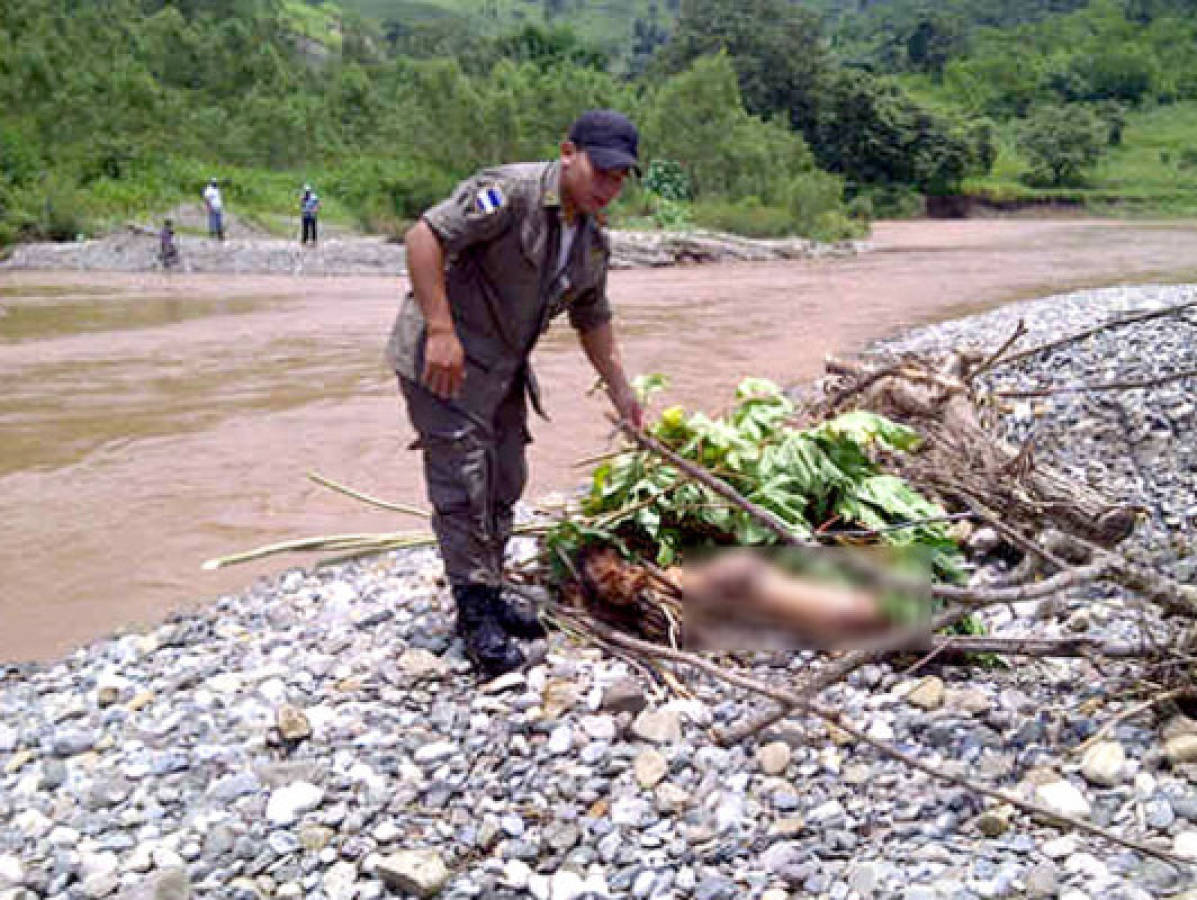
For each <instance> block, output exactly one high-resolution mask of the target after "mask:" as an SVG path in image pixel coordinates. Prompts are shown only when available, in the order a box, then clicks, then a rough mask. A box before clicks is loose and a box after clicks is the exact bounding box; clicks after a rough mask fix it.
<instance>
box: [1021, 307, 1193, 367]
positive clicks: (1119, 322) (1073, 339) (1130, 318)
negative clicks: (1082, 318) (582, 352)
mask: <svg viewBox="0 0 1197 900" xmlns="http://www.w3.org/2000/svg"><path fill="white" fill-rule="evenodd" d="M1194 306H1197V300H1190V301H1188V302H1187V303H1178V304H1176V305H1175V306H1167V307H1164V308H1163V309H1152V310H1148V311H1147V312H1141V313H1131V314H1130V315H1127V316H1119V317H1118V318H1114V319H1107V320H1106V321H1105V322H1102V323H1100V324H1098V325H1094V326H1093V327H1092V328H1086V329H1085V330H1083V331H1078V332H1076V333H1075V334H1070V335H1067V336H1065V337H1062V338H1059V339H1057V340H1054V341H1048V342H1047V343H1046V344H1040V345H1039V346H1037V347H1030V348H1028V349H1026V350H1022V351H1019V352H1018V353H1014V354H1011V355H1010V356H1007V357H1006V358H1005V359H1004V360H1002V362H1001V365H1009V364H1010V363H1015V362H1018V361H1019V360H1020V359H1026V358H1027V357H1030V356H1034V355H1036V354H1037V353H1046V352H1048V351H1049V350H1057V349H1059V348H1060V347H1066V346H1068V345H1069V344H1075V343H1077V342H1078V341H1083V340H1085V338H1088V337H1092V336H1093V335H1095V334H1098V333H1100V332H1102V331H1107V330H1108V329H1110V328H1119V327H1121V326H1123V325H1134V324H1135V323H1137V322H1146V321H1148V320H1149V319H1159V318H1162V317H1164V316H1175V315H1180V314H1181V313H1183V312H1184V311H1185V310H1187V309H1191V308H1192V307H1194Z"/></svg>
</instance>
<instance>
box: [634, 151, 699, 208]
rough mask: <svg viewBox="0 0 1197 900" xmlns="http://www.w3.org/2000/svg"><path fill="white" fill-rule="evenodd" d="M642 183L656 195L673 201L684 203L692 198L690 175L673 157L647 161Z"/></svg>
mask: <svg viewBox="0 0 1197 900" xmlns="http://www.w3.org/2000/svg"><path fill="white" fill-rule="evenodd" d="M643 184H644V187H645V189H647V190H650V191H652V192H653V193H654V194H656V195H657V196H658V197H661V198H663V199H665V200H672V201H673V202H674V203H685V202H687V201H688V200H692V199H693V192H692V190H691V188H690V177H689V176H688V175H687V174H686V170H685V169H684V168H682V164H681V163H679V162H677V161H676V160H673V159H663V158H661V157H658V158H657V159H654V160H653V161H652V162H651V163H649V164H648V168H647V169H646V170H645V172H644V180H643Z"/></svg>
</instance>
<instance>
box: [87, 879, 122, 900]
mask: <svg viewBox="0 0 1197 900" xmlns="http://www.w3.org/2000/svg"><path fill="white" fill-rule="evenodd" d="M119 886H120V881H119V880H118V879H117V877H116V873H115V872H105V873H103V874H101V875H91V876H89V877H87V878H85V879H83V885H82V887H83V896H84V897H87V898H88V900H99V898H100V897H107V896H108V895H109V894H112V893H113V892H114V891H116V889H117V888H118V887H119Z"/></svg>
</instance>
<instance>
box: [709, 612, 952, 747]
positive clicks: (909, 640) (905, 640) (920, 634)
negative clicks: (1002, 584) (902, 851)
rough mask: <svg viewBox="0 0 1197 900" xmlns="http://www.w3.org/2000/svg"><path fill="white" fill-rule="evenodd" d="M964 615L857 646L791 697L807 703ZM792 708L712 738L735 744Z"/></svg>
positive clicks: (939, 617) (942, 617)
mask: <svg viewBox="0 0 1197 900" xmlns="http://www.w3.org/2000/svg"><path fill="white" fill-rule="evenodd" d="M968 613H969V610H968V609H967V608H965V607H961V606H956V607H951V608H949V609H946V610H944V611H943V612H941V613H939V614H938V615H937V616H935V617H933V618H932V619H931V620H930V621H928V622H925V623H920V624H918V625H915V626H912V627H909V628H904V629H899V630H897V631H894V632H892V633H890V634H886V635H883V636H882V637H880V638H878V639H877V640H875V641H873V642H872V643H870V644H869V645H868V646H865V647H859V648H857V649H856V650H853V651H852V652H850V653H846V654H844V656H842V657H841V658H840V659H839V660H837V661H836V662H833V663H829V664H828V665H827V666H825V667H824V668H823V669H821V670H820V671H819V672H818V673H817V674H815V675H814V676H813V677H811V678H810V679H809V680H808V681H807V682H806V683H805V684H803V685H801V686H799V688H798V690H797V691H796V692H795V696H797V697H800V698H802V700H803V702H804V703H805V702H810V701H812V700H814V698H815V697H816V696H818V695H819V693H820V692H821V691H823V690H825V689H826V688H828V687H830V686H831V685H833V684H835V683H836V682H837V681H840V680H841V679H843V678H846V677H847V676H848V675H849V674H851V673H852V672H855V671H856V670H857V669H859V668H860V667H861V666H865V665H868V664H869V663H872V662H876V661H878V660H880V659H884V658H885V657H887V656H890V655H891V654H893V653H897V652H899V651H901V650H905V649H907V648H909V647H911V646H914V645H916V644H917V643H918V642H920V641H922V640H925V639H926V637H927V635H929V634H934V633H935V632H936V631H941V630H942V629H944V628H951V627H952V626H953V625H955V624H956V623H957V622H959V621H960V620H961V619H963V618H964V617H965V616H967V615H968ZM795 707H796V704H785V703H783V704H782V705H781V706H780V707H778V708H777V709H773V710H769V711H767V712H765V713H763V714H762V715H760V716H758V717H756V718H755V719H752V720H750V721H748V722H743V723H741V724H739V725H737V726H735V727H728V728H724V729H721V730H720V731H718V732H717V733H716V735H715V739H716V740H717V741H718V742H719V743H720V744H723V745H724V746H727V745H728V744H738V743H740V742H742V741H743V740H745V739H746V738H748V737H750V736H751V735H753V734H756V733H757V732H758V731H763V730H764V729H766V728H768V727H769V726H770V725H772V724H774V723H775V722H780V721H781V720H782V719H784V718H785V717H786V716H788V715H790V714H791V713H793V712H794V710H795Z"/></svg>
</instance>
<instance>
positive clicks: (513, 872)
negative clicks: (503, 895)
mask: <svg viewBox="0 0 1197 900" xmlns="http://www.w3.org/2000/svg"><path fill="white" fill-rule="evenodd" d="M531 875H532V868H531V867H530V866H529V865H528V864H527V863H526V862H524V861H523V860H522V859H509V860H507V864H506V865H505V866H504V867H503V881H504V882H505V883H506V885H507V887H509V888H513V889H515V890H517V891H522V890H524V889H525V888H526V887H527V886H528V878H529V877H530V876H531Z"/></svg>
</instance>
